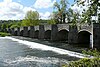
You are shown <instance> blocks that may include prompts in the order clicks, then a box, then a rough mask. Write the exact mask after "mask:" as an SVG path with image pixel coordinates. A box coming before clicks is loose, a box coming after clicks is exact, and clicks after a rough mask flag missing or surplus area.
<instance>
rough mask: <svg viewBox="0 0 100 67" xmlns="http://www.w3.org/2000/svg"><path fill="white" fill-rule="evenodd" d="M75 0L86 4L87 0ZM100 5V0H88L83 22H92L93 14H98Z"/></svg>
mask: <svg viewBox="0 0 100 67" xmlns="http://www.w3.org/2000/svg"><path fill="white" fill-rule="evenodd" d="M75 2H76V3H77V4H78V5H83V6H85V2H86V0H84V1H81V0H75ZM99 7H100V2H99V0H88V10H85V9H83V12H82V18H81V19H82V20H81V22H83V23H84V22H86V23H89V24H91V18H92V16H98V11H100V9H99Z"/></svg>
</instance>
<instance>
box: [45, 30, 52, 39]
mask: <svg viewBox="0 0 100 67" xmlns="http://www.w3.org/2000/svg"><path fill="white" fill-rule="evenodd" d="M44 38H45V39H46V40H50V39H51V30H47V31H45V33H44Z"/></svg>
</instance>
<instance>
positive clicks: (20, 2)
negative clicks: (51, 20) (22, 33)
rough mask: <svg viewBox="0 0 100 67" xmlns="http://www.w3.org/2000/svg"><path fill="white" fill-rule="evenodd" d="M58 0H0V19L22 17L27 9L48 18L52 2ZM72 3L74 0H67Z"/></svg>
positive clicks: (51, 9) (17, 18)
mask: <svg viewBox="0 0 100 67" xmlns="http://www.w3.org/2000/svg"><path fill="white" fill-rule="evenodd" d="M56 1H57V2H59V0H0V20H9V19H10V20H19V19H23V18H24V16H25V13H26V12H27V11H29V10H33V11H38V12H39V14H40V17H41V18H42V19H48V17H49V16H50V13H52V11H53V4H54V2H56ZM68 1H69V3H70V4H73V1H74V0H68Z"/></svg>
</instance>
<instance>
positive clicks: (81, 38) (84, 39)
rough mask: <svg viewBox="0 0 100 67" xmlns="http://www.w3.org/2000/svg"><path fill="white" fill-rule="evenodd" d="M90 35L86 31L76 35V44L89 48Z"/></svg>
mask: <svg viewBox="0 0 100 67" xmlns="http://www.w3.org/2000/svg"><path fill="white" fill-rule="evenodd" d="M90 35H91V33H89V32H88V31H81V32H79V33H78V43H79V44H83V45H81V46H83V47H89V46H90Z"/></svg>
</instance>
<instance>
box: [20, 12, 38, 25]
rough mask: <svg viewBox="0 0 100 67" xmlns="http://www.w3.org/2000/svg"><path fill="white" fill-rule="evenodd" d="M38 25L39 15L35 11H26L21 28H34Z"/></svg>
mask: <svg viewBox="0 0 100 67" xmlns="http://www.w3.org/2000/svg"><path fill="white" fill-rule="evenodd" d="M38 24H39V13H38V12H37V11H28V12H27V13H26V15H25V19H24V20H23V21H22V26H34V25H38Z"/></svg>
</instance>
